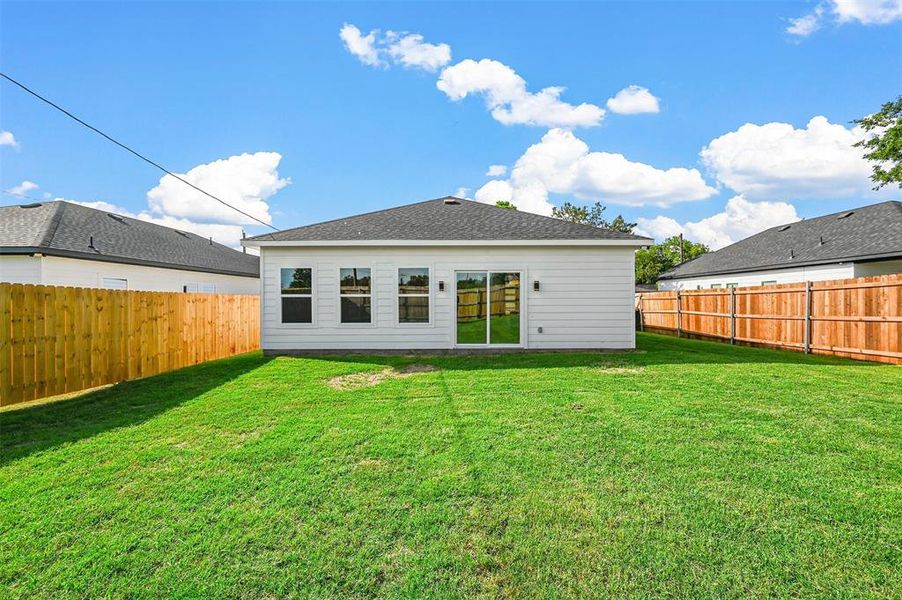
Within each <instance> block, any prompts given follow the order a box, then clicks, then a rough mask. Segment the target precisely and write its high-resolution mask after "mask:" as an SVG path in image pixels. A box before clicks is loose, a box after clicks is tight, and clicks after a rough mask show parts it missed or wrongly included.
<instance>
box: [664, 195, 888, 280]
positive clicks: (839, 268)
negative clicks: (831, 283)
mask: <svg viewBox="0 0 902 600" xmlns="http://www.w3.org/2000/svg"><path fill="white" fill-rule="evenodd" d="M892 273H902V202H898V201H890V202H882V203H880V204H872V205H870V206H863V207H861V208H856V209H854V210H845V211H842V212H839V213H834V214H830V215H826V216H823V217H817V218H815V219H807V220H804V221H797V222H795V223H789V224H786V225H780V226H778V227H772V228H770V229H768V230H766V231H762V232H761V233H759V234H756V235H753V236H751V237H749V238H746V239H744V240H742V241H739V242H736V243H735V244H732V245H730V246H727V247H726V248H722V249H720V250H718V251H717V252H712V253H710V254H703V255H701V256H699V257H698V258H695V259H694V260H691V261H688V262H685V263H683V264H681V265H679V266H677V267H675V268H673V269H671V270H670V271H667V272H666V273H664V274H662V275H661V276H660V277H659V278H658V288H659V289H662V290H695V289H703V288H722V287H727V288H728V287H745V286H755V285H770V284H777V283H799V282H804V281H826V280H830V279H851V278H853V277H865V276H870V275H888V274H892Z"/></svg>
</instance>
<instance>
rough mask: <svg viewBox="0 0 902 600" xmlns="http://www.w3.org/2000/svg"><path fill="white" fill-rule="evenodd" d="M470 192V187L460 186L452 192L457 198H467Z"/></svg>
mask: <svg viewBox="0 0 902 600" xmlns="http://www.w3.org/2000/svg"><path fill="white" fill-rule="evenodd" d="M469 193H470V188H468V187H459V188H457V189H456V190H454V193H453V194H451V195H452V196H454V197H455V198H467V194H469Z"/></svg>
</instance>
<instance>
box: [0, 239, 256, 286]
mask: <svg viewBox="0 0 902 600" xmlns="http://www.w3.org/2000/svg"><path fill="white" fill-rule="evenodd" d="M35 254H43V255H44V256H58V257H61V258H74V259H79V260H97V261H101V262H110V263H119V264H126V265H138V266H142V267H158V268H160V269H173V270H176V271H194V272H197V273H215V274H217V275H232V276H234V277H251V278H253V279H259V278H260V274H259V273H248V272H247V271H230V270H228V269H209V268H204V267H198V266H192V265H177V264H173V263H164V262H157V261H153V260H143V259H140V258H127V257H123V256H108V255H104V254H94V253H90V252H78V251H76V250H60V249H56V248H43V247H40V246H5V247H0V256H3V255H6V256H16V255H20V256H21V255H25V256H33V255H35Z"/></svg>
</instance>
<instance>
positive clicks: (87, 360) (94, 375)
mask: <svg viewBox="0 0 902 600" xmlns="http://www.w3.org/2000/svg"><path fill="white" fill-rule="evenodd" d="M259 345H260V300H259V297H257V296H232V295H224V294H182V293H169V292H139V291H121V290H103V289H87V288H71V287H56V286H41V285H22V284H10V283H0V406H6V405H9V404H15V403H18V402H25V401H27V400H33V399H36V398H42V397H45V396H52V395H56V394H61V393H65V392H74V391H78V390H82V389H87V388H90V387H96V386H99V385H105V384H109V383H116V382H119V381H124V380H127V379H135V378H138V377H147V376H149V375H156V374H157V373H162V372H165V371H169V370H172V369H180V368H182V367H187V366H190V365H193V364H197V363H199V362H203V361H206V360H212V359H216V358H225V357H227V356H231V355H233V354H240V353H243V352H250V351H251V350H255V349H257V348H259Z"/></svg>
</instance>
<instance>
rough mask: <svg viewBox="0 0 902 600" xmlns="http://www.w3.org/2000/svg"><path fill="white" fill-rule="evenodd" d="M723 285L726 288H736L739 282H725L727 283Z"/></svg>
mask: <svg viewBox="0 0 902 600" xmlns="http://www.w3.org/2000/svg"><path fill="white" fill-rule="evenodd" d="M724 287H726V288H727V289H731V288H737V287H739V284H738V283H727V284H725V286H724Z"/></svg>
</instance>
